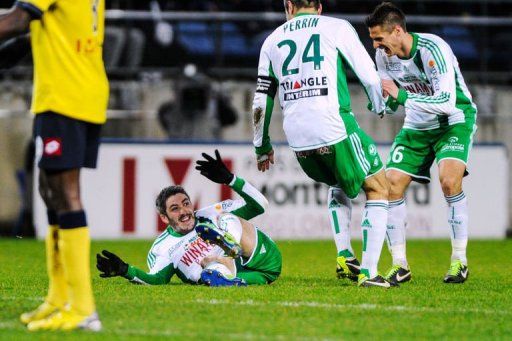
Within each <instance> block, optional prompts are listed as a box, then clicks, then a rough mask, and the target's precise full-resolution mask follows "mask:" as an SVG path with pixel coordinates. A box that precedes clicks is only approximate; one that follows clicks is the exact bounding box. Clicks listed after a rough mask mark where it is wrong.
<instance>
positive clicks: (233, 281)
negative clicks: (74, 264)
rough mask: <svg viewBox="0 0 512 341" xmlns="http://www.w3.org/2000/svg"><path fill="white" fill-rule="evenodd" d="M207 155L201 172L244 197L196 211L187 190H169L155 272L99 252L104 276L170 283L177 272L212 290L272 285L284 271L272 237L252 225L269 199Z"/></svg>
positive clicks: (151, 257)
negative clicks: (218, 287)
mask: <svg viewBox="0 0 512 341" xmlns="http://www.w3.org/2000/svg"><path fill="white" fill-rule="evenodd" d="M215 154H216V158H215V159H214V158H212V157H211V156H210V155H208V154H205V153H203V157H204V158H205V159H206V160H200V161H197V165H196V169H197V170H199V171H200V172H201V174H202V175H204V176H205V177H207V178H208V179H210V180H212V181H213V182H216V183H221V184H227V185H229V186H230V187H231V188H233V189H234V190H235V192H237V193H238V194H239V195H240V196H241V197H242V199H239V200H225V201H222V202H220V203H217V204H215V205H212V206H208V207H205V208H202V209H200V210H198V211H196V212H194V210H193V207H194V205H193V204H192V203H191V201H190V197H189V196H188V194H187V192H185V190H184V189H183V188H182V187H181V186H169V187H166V188H164V189H163V190H162V191H161V192H160V194H159V195H158V197H157V199H156V207H157V209H158V213H159V214H160V218H161V219H162V221H163V222H164V223H166V224H167V225H168V226H167V229H166V230H165V231H164V232H163V233H162V234H161V235H160V236H158V238H157V239H156V240H155V242H154V243H153V246H152V247H151V249H150V250H149V253H148V258H147V263H148V267H149V273H146V272H145V271H143V270H140V269H138V268H136V267H134V266H132V265H129V264H127V263H125V262H124V261H122V260H121V258H119V257H118V256H116V255H115V254H113V253H111V252H109V251H107V250H103V252H102V253H103V255H100V254H97V255H96V257H97V264H96V267H97V268H98V270H100V271H101V272H102V273H101V274H100V277H104V278H105V277H114V276H122V277H124V278H126V279H128V280H130V281H132V282H135V283H141V284H154V285H157V284H167V283H169V281H170V280H171V277H172V276H173V275H174V274H176V275H177V276H178V277H179V278H180V279H181V280H182V281H183V282H185V283H191V284H196V283H197V284H206V285H208V286H245V285H250V284H266V283H268V284H270V283H272V282H273V281H275V280H276V279H277V277H278V276H279V274H280V273H281V263H282V262H281V252H280V251H279V249H278V248H277V245H276V244H275V243H274V242H273V241H272V239H270V238H269V237H268V236H267V235H266V234H264V233H263V232H262V231H260V230H259V229H257V228H256V227H255V226H254V225H253V224H251V223H250V222H248V221H247V219H251V218H253V217H255V216H257V215H260V214H261V213H263V212H264V211H265V207H267V206H268V201H267V199H266V198H265V197H264V196H263V194H261V193H260V192H258V190H257V189H256V188H254V187H253V186H252V185H251V184H249V183H248V182H245V181H244V180H243V179H241V178H238V177H236V176H235V175H234V174H232V173H231V172H230V171H229V170H228V169H227V167H226V166H225V165H224V163H223V162H222V159H221V157H220V154H219V152H218V151H217V150H216V151H215Z"/></svg>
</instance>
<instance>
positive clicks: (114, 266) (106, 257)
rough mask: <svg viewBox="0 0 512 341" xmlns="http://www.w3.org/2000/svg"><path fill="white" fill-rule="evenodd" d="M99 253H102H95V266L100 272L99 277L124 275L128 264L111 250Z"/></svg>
mask: <svg viewBox="0 0 512 341" xmlns="http://www.w3.org/2000/svg"><path fill="white" fill-rule="evenodd" d="M101 253H102V254H103V255H100V254H99V253H97V254H96V268H97V269H98V270H100V271H101V272H102V273H101V274H100V277H103V278H107V277H115V276H124V275H126V273H127V272H128V264H126V263H125V262H123V260H122V259H121V258H119V257H118V256H116V255H115V254H113V253H112V252H108V251H107V250H103V251H102V252H101Z"/></svg>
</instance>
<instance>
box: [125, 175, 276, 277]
mask: <svg viewBox="0 0 512 341" xmlns="http://www.w3.org/2000/svg"><path fill="white" fill-rule="evenodd" d="M230 187H232V188H233V189H234V190H235V192H236V193H238V194H239V195H240V196H241V197H242V198H241V199H236V200H224V201H222V202H219V203H217V204H214V205H211V206H208V207H205V208H202V209H200V210H197V211H196V212H195V217H196V222H197V221H200V220H201V219H208V220H210V221H211V222H212V223H214V224H216V223H217V220H218V218H219V216H221V215H222V214H225V213H232V214H233V215H236V216H238V217H240V218H243V219H251V218H253V217H255V216H257V215H259V214H261V213H263V212H264V211H265V209H266V208H267V207H268V201H267V199H266V198H265V197H264V196H263V194H261V193H260V192H259V191H258V190H257V189H256V188H255V187H254V186H252V185H251V184H250V183H248V182H245V181H244V180H243V179H241V178H238V177H236V176H235V177H234V178H233V180H232V182H231V183H230ZM222 255H224V251H223V250H222V249H221V248H220V247H218V246H216V245H211V244H208V243H206V242H205V241H204V240H202V239H201V238H200V237H199V236H198V235H197V233H196V231H195V230H192V231H190V232H189V233H187V234H185V235H182V234H179V233H177V232H176V231H174V230H173V229H172V227H170V226H169V227H167V229H166V230H165V231H164V232H163V233H162V234H160V235H159V236H158V238H157V239H156V240H155V242H154V243H153V245H152V247H151V249H150V250H149V253H148V258H147V264H148V267H149V273H146V272H145V271H143V270H140V269H138V268H136V267H134V266H132V265H129V267H128V273H127V274H126V275H125V276H124V277H125V278H127V279H129V280H130V281H132V282H136V283H141V284H166V283H169V281H170V280H171V277H172V276H173V275H174V274H176V275H177V276H178V277H179V278H180V279H181V280H182V281H183V282H185V283H197V282H198V281H199V279H200V276H201V271H202V270H203V268H202V266H201V265H200V263H201V261H202V259H203V258H204V257H207V256H222Z"/></svg>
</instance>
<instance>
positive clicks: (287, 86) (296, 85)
mask: <svg viewBox="0 0 512 341" xmlns="http://www.w3.org/2000/svg"><path fill="white" fill-rule="evenodd" d="M322 85H327V77H309V78H303V79H299V80H294V81H293V80H291V81H285V82H282V83H281V84H279V86H280V87H281V88H282V89H283V90H284V91H287V90H297V89H302V88H303V87H305V86H306V87H310V86H322Z"/></svg>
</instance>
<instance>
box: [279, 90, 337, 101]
mask: <svg viewBox="0 0 512 341" xmlns="http://www.w3.org/2000/svg"><path fill="white" fill-rule="evenodd" d="M327 93H328V91H327V88H319V89H308V90H299V91H294V92H286V93H285V94H284V100H285V101H295V100H297V99H301V98H308V97H318V96H327Z"/></svg>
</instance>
